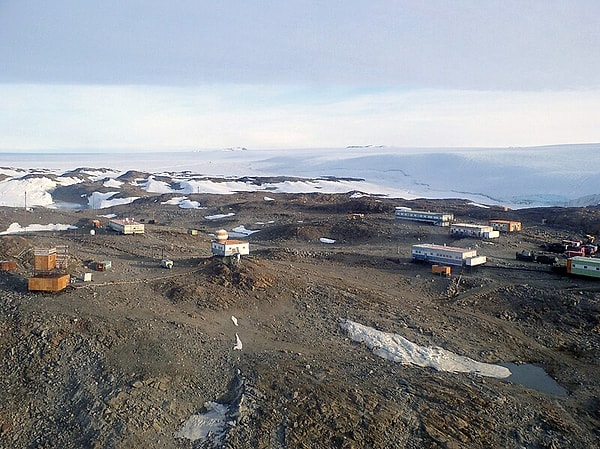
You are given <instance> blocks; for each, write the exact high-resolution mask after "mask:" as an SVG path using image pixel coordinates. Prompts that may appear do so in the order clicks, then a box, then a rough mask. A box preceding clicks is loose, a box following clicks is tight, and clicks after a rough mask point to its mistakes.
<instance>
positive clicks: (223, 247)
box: [210, 229, 250, 257]
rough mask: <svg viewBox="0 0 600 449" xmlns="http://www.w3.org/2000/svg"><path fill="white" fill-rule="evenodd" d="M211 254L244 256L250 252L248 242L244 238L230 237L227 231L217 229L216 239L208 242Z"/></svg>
mask: <svg viewBox="0 0 600 449" xmlns="http://www.w3.org/2000/svg"><path fill="white" fill-rule="evenodd" d="M210 248H211V251H212V253H213V255H215V256H220V257H229V256H236V257H239V256H244V255H247V254H250V244H249V243H248V242H247V241H245V240H234V239H230V238H229V236H228V234H227V231H225V230H224V229H221V230H219V231H217V239H216V240H213V241H212V242H211V244H210Z"/></svg>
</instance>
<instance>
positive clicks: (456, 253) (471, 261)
mask: <svg viewBox="0 0 600 449" xmlns="http://www.w3.org/2000/svg"><path fill="white" fill-rule="evenodd" d="M412 258H413V260H415V261H421V262H429V263H434V264H441V265H453V266H459V267H460V266H467V267H474V266H476V265H482V264H484V263H486V262H487V258H486V257H485V256H478V255H477V250H474V249H465V248H457V247H454V246H446V245H434V244H431V243H423V244H419V245H413V246H412Z"/></svg>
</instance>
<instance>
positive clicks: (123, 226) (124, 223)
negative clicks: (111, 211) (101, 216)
mask: <svg viewBox="0 0 600 449" xmlns="http://www.w3.org/2000/svg"><path fill="white" fill-rule="evenodd" d="M108 227H109V228H110V229H112V230H114V231H117V232H120V233H121V234H143V233H144V224H143V223H138V222H137V221H135V220H134V219H133V218H123V219H111V220H109V221H108Z"/></svg>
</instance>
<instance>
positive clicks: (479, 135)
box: [0, 84, 600, 151]
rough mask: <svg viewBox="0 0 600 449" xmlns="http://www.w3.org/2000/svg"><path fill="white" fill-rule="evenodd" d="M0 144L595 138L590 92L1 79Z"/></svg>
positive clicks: (470, 142) (6, 147)
mask: <svg viewBox="0 0 600 449" xmlns="http://www.w3.org/2000/svg"><path fill="white" fill-rule="evenodd" d="M0 97H1V98H3V102H2V104H0V136H2V137H1V138H0V150H2V151H15V150H19V149H25V150H43V149H49V148H50V149H66V150H75V149H80V150H86V149H113V148H128V149H132V150H135V149H139V150H168V149H183V150H189V149H198V148H224V147H236V146H245V147H253V148H299V147H327V146H329V147H344V146H347V145H369V144H383V145H390V146H394V145H395V146H511V145H515V146H517V145H518V146H528V145H543V144H553V143H564V142H568V143H578V142H595V141H598V131H597V130H598V129H599V128H600V126H599V125H600V123H599V120H600V119H598V116H597V114H596V112H597V105H598V104H600V90H591V91H557V92H545V91H540V92H520V91H511V92H495V91H456V90H454V91H452V90H450V91H449V90H433V89H422V90H404V89H395V88H386V89H344V88H339V87H332V88H329V89H327V88H307V87H299V86H275V87H270V86H266V85H211V86H196V87H188V88H182V87H161V86H82V85H75V86H69V85H59V86H57V85H17V86H14V85H2V84H0Z"/></svg>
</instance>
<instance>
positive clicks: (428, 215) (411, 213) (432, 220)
mask: <svg viewBox="0 0 600 449" xmlns="http://www.w3.org/2000/svg"><path fill="white" fill-rule="evenodd" d="M395 216H396V218H398V219H401V220H410V221H419V222H422V223H429V224H432V225H435V226H449V225H450V223H451V222H452V220H454V215H453V214H446V213H443V212H426V211H420V210H412V209H410V208H408V207H396V211H395Z"/></svg>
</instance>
